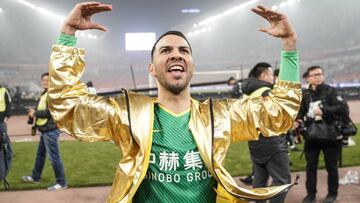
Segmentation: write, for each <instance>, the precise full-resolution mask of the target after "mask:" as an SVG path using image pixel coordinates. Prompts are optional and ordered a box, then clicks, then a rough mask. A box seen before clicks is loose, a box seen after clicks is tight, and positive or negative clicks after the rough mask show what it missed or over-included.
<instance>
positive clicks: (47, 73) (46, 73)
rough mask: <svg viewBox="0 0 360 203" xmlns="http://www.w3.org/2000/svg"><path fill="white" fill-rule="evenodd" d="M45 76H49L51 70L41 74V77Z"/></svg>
mask: <svg viewBox="0 0 360 203" xmlns="http://www.w3.org/2000/svg"><path fill="white" fill-rule="evenodd" d="M45 76H49V72H45V73H43V74H41V79H42V78H43V77H45Z"/></svg>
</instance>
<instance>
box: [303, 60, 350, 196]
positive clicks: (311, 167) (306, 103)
mask: <svg viewBox="0 0 360 203" xmlns="http://www.w3.org/2000/svg"><path fill="white" fill-rule="evenodd" d="M303 78H304V79H305V80H306V81H307V82H308V83H309V87H308V88H307V89H306V90H304V92H303V99H302V102H301V106H300V110H299V114H298V117H297V122H296V123H297V124H296V127H299V126H300V125H301V124H302V125H304V126H305V127H307V129H308V132H305V134H308V135H307V136H306V135H304V134H303V136H304V138H305V146H304V152H305V158H306V190H307V196H306V197H305V198H304V199H303V202H304V203H311V202H315V199H316V192H317V190H316V181H317V180H316V178H317V167H318V161H319V154H320V151H323V154H324V160H325V166H326V171H327V173H328V194H327V196H326V198H325V199H324V201H323V202H324V203H331V202H335V200H336V197H337V193H338V186H339V174H338V166H337V163H338V160H339V152H340V147H341V138H340V136H339V135H340V133H337V132H336V131H334V130H330V129H329V128H331V127H332V128H333V126H336V122H337V118H336V116H337V115H339V114H341V112H342V111H344V110H345V107H344V105H343V103H342V102H341V101H340V100H339V97H337V96H338V95H337V94H336V90H335V89H334V88H333V87H330V86H329V85H327V84H325V83H324V81H325V77H324V69H323V68H322V67H320V66H311V67H309V68H308V69H307V71H306V72H305V73H304V75H303ZM314 122H323V123H325V126H326V130H324V131H321V130H319V131H318V132H316V133H315V134H316V136H315V137H312V138H310V135H309V134H310V133H309V130H310V129H309V126H310V125H312V124H314ZM339 139H340V140H339Z"/></svg>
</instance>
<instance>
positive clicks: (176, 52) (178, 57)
mask: <svg viewBox="0 0 360 203" xmlns="http://www.w3.org/2000/svg"><path fill="white" fill-rule="evenodd" d="M170 60H175V61H178V60H184V58H183V57H182V56H181V53H180V52H179V50H174V51H173V52H172V53H171V56H170Z"/></svg>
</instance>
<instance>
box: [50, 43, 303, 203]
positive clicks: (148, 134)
mask: <svg viewBox="0 0 360 203" xmlns="http://www.w3.org/2000/svg"><path fill="white" fill-rule="evenodd" d="M84 54H85V52H84V50H83V49H79V48H73V47H67V46H61V45H54V46H53V52H52V54H51V59H50V70H49V72H50V87H49V96H48V97H49V109H50V112H51V114H52V117H53V118H54V120H55V121H56V123H57V124H58V126H59V128H60V129H61V130H62V131H63V132H66V133H68V134H70V135H71V136H73V137H75V138H77V139H78V140H81V141H89V142H93V141H105V140H112V141H114V143H115V144H116V145H117V146H118V147H119V148H120V149H121V151H122V155H123V157H122V159H121V161H120V163H119V165H118V168H117V171H116V174H115V179H114V182H113V186H112V190H111V193H110V195H109V197H108V200H107V202H109V203H115V202H121V203H125V202H132V199H133V197H134V195H135V193H136V191H137V189H138V188H139V185H140V183H141V182H142V180H143V179H144V176H145V174H146V172H147V169H148V166H149V157H150V150H151V144H152V133H153V122H154V104H155V100H154V99H153V98H150V97H147V96H144V95H140V94H135V93H131V92H126V91H124V94H121V95H120V96H118V97H115V98H104V97H101V96H95V95H90V94H88V91H87V87H86V85H85V84H83V83H81V82H80V78H81V76H82V74H83V72H84V66H85V61H84ZM252 95H253V96H251V97H249V96H244V97H243V98H242V99H240V100H230V99H223V100H210V99H209V100H206V101H205V102H199V101H196V100H192V102H191V107H190V108H191V110H190V112H191V118H190V122H189V128H190V130H191V132H192V135H193V136H194V139H195V141H196V144H197V146H198V150H199V152H200V154H201V157H202V159H203V161H204V163H205V165H206V167H207V169H208V170H209V171H210V172H211V174H212V175H213V177H214V178H215V179H216V180H217V181H218V187H217V189H216V191H217V193H218V195H217V202H243V201H247V200H251V199H268V198H271V197H273V196H274V195H277V194H279V193H281V192H284V191H285V190H287V189H288V188H289V187H291V185H282V186H277V187H267V188H257V189H246V188H241V187H239V186H238V185H237V184H236V183H235V181H234V179H233V178H232V177H231V175H230V174H229V173H228V172H227V171H226V170H225V168H224V167H223V165H222V164H223V163H224V159H225V155H226V152H227V150H228V147H229V144H230V142H231V141H239V140H242V141H247V140H256V139H258V136H259V133H260V132H261V133H262V134H263V135H278V134H281V133H284V132H286V131H287V130H288V129H289V128H290V127H292V125H293V120H294V118H295V117H296V115H297V112H298V109H299V104H300V100H301V90H300V83H292V82H287V81H279V82H277V83H276V85H275V86H274V88H273V89H272V90H271V92H270V94H269V96H267V97H262V96H260V95H261V94H252ZM254 95H255V96H254ZM257 95H259V96H257Z"/></svg>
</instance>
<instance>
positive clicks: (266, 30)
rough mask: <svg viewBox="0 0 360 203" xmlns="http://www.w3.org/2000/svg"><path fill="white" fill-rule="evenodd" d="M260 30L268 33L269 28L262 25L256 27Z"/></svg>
mask: <svg viewBox="0 0 360 203" xmlns="http://www.w3.org/2000/svg"><path fill="white" fill-rule="evenodd" d="M258 30H259V31H260V32H265V33H268V31H269V29H267V28H264V27H261V28H259V29H258Z"/></svg>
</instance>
